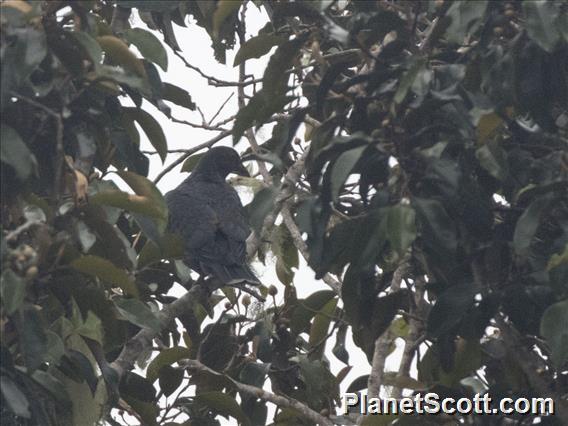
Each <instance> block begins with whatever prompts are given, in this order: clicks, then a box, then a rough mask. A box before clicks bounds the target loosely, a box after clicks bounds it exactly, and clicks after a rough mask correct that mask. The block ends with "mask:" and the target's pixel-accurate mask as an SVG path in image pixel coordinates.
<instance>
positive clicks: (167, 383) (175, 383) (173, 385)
mask: <svg viewBox="0 0 568 426" xmlns="http://www.w3.org/2000/svg"><path fill="white" fill-rule="evenodd" d="M183 376H184V371H183V370H181V369H177V368H173V367H171V366H169V365H166V366H164V367H163V368H162V369H161V370H160V376H159V377H158V383H159V384H160V389H161V390H162V392H163V393H164V395H165V396H170V395H171V394H172V393H174V392H175V390H176V389H177V388H179V386H180V385H181V383H182V382H183Z"/></svg>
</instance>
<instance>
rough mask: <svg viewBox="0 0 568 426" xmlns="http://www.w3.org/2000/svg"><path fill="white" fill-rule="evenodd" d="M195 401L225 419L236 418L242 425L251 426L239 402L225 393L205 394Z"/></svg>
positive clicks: (196, 397)
mask: <svg viewBox="0 0 568 426" xmlns="http://www.w3.org/2000/svg"><path fill="white" fill-rule="evenodd" d="M195 401H196V402H197V403H199V404H203V405H205V406H206V407H208V408H210V409H211V410H212V411H213V412H215V413H217V414H220V415H222V416H224V417H228V416H231V417H234V418H235V419H236V420H238V421H239V423H240V424H242V425H250V420H249V418H248V417H247V416H246V414H245V413H244V412H243V410H242V409H241V407H240V406H239V404H238V403H237V401H235V399H234V398H233V397H231V396H229V395H227V394H226V393H223V392H216V391H214V392H204V393H201V394H198V395H196V396H195Z"/></svg>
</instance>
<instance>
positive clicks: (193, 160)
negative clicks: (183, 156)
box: [181, 153, 204, 172]
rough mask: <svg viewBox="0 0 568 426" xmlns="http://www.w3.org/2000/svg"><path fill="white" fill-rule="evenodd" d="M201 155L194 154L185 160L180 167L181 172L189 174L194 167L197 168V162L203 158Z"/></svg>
mask: <svg viewBox="0 0 568 426" xmlns="http://www.w3.org/2000/svg"><path fill="white" fill-rule="evenodd" d="M203 155H204V154H203V153H201V154H195V155H192V156H190V157H188V158H187V160H185V161H184V162H183V164H182V166H181V171H182V172H191V171H192V170H193V169H194V168H195V166H197V164H198V163H199V160H201V158H202V157H203Z"/></svg>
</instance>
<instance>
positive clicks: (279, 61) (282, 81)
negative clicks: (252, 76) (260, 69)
mask: <svg viewBox="0 0 568 426" xmlns="http://www.w3.org/2000/svg"><path fill="white" fill-rule="evenodd" d="M306 38H307V33H306V34H304V35H300V36H297V37H296V38H295V39H293V40H289V41H286V42H284V43H282V44H281V45H280V46H278V49H276V52H274V54H273V55H272V56H271V57H270V60H269V61H268V65H267V66H266V69H265V70H264V75H263V77H262V91H263V92H264V93H266V94H267V96H269V97H274V96H275V97H281V96H283V95H285V94H286V91H287V87H288V79H289V75H288V74H287V73H286V72H285V71H286V70H287V69H289V68H290V66H291V65H292V60H293V59H294V58H295V57H296V55H297V54H298V52H299V50H300V48H301V47H302V45H303V44H304V42H305V41H306Z"/></svg>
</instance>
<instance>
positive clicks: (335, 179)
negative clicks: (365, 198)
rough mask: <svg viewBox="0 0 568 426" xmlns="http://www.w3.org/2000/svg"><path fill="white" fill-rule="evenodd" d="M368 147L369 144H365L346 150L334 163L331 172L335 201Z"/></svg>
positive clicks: (332, 191) (332, 193) (332, 192)
mask: <svg viewBox="0 0 568 426" xmlns="http://www.w3.org/2000/svg"><path fill="white" fill-rule="evenodd" d="M366 148H367V146H366V145H364V146H359V147H357V148H354V149H350V150H348V151H345V152H343V153H342V154H341V155H340V156H339V157H338V158H337V160H335V162H334V163H333V169H332V172H331V196H332V199H333V200H334V201H335V200H337V197H338V196H339V192H340V191H341V188H342V187H343V184H344V183H345V181H346V180H347V177H348V176H349V175H350V174H351V171H352V170H353V167H355V165H356V164H357V161H359V158H361V154H363V151H365V149H366Z"/></svg>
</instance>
